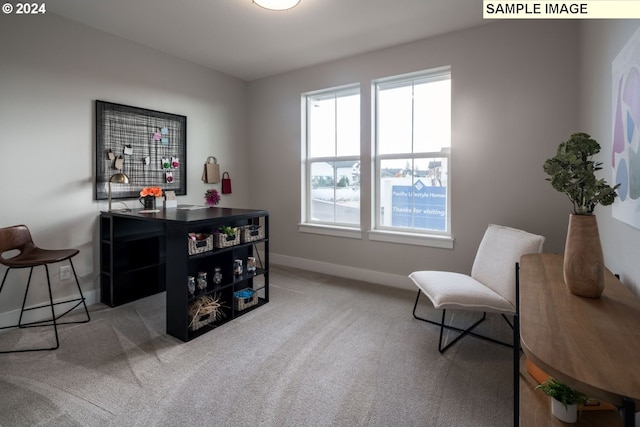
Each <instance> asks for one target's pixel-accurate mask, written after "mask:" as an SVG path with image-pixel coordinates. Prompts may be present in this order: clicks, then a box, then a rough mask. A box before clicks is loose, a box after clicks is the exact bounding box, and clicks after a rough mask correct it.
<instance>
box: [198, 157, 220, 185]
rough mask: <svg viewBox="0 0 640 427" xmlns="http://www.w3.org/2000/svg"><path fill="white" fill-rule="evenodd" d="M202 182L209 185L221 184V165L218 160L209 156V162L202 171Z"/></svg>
mask: <svg viewBox="0 0 640 427" xmlns="http://www.w3.org/2000/svg"><path fill="white" fill-rule="evenodd" d="M202 180H203V181H204V182H206V183H207V184H217V183H218V182H220V165H219V164H218V160H217V159H216V158H215V157H213V156H209V157H208V158H207V162H206V163H205V164H204V170H203V171H202Z"/></svg>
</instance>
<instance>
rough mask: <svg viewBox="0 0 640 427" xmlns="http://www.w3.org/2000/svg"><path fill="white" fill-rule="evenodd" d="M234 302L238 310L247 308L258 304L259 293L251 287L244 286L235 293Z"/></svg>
mask: <svg viewBox="0 0 640 427" xmlns="http://www.w3.org/2000/svg"><path fill="white" fill-rule="evenodd" d="M233 304H234V306H235V309H236V310H237V311H242V310H246V309H247V308H249V307H253V306H254V305H256V304H258V293H257V292H256V291H255V290H253V289H251V288H244V289H241V290H239V291H236V292H234V293H233Z"/></svg>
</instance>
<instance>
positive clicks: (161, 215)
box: [101, 207, 269, 224]
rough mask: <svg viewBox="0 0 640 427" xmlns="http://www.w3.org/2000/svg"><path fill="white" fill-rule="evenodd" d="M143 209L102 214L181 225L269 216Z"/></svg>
mask: <svg viewBox="0 0 640 427" xmlns="http://www.w3.org/2000/svg"><path fill="white" fill-rule="evenodd" d="M141 212H142V209H133V210H127V211H111V212H101V215H103V216H114V217H122V218H131V219H140V220H151V221H170V222H179V223H189V224H191V223H197V222H200V221H211V220H217V219H220V220H225V219H233V218H235V219H243V218H254V217H257V216H267V215H269V211H266V210H254V209H237V208H215V207H214V208H203V209H191V210H190V209H176V208H170V209H159V212H155V213H141Z"/></svg>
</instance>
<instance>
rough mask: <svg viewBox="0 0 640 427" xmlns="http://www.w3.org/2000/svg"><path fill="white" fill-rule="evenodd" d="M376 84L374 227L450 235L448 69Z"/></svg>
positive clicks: (449, 87) (449, 95)
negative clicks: (375, 213) (375, 201)
mask: <svg viewBox="0 0 640 427" xmlns="http://www.w3.org/2000/svg"><path fill="white" fill-rule="evenodd" d="M374 85H375V89H376V90H375V97H376V99H375V101H376V102H375V105H376V111H375V115H374V117H375V126H376V155H375V161H376V169H375V170H376V177H377V179H376V182H374V186H375V189H376V198H377V203H376V212H377V215H376V224H375V228H376V229H380V230H385V229H387V230H394V231H408V232H418V233H421V232H428V233H435V234H448V233H449V229H450V227H449V218H450V209H449V202H448V200H449V192H448V189H449V157H450V147H451V74H450V70H449V69H448V68H447V69H439V70H432V71H428V72H424V73H419V74H412V75H409V76H400V77H393V78H387V79H381V80H379V81H376V82H374Z"/></svg>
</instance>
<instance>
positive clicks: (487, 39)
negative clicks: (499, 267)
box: [249, 21, 579, 286]
mask: <svg viewBox="0 0 640 427" xmlns="http://www.w3.org/2000/svg"><path fill="white" fill-rule="evenodd" d="M578 51H579V49H578V24H577V22H571V21H569V22H567V21H563V22H552V21H548V22H542V21H518V22H499V23H493V24H489V25H484V26H480V27H477V28H473V29H469V30H465V31H460V32H455V33H451V34H447V35H444V36H441V37H436V38H430V39H426V40H422V41H419V42H414V43H410V44H405V45H401V46H397V47H393V48H389V49H385V50H380V51H376V52H372V53H369V54H365V55H360V56H356V57H351V58H347V59H344V60H340V61H336V62H332V63H328V64H324V65H320V66H315V67H310V68H306V69H302V70H299V71H295V72H290V73H286V74H282V75H278V76H275V77H271V78H265V79H262V80H258V81H255V82H252V83H250V86H249V100H250V102H249V109H250V118H251V128H250V135H249V139H250V144H251V145H250V146H251V150H252V153H253V155H252V156H251V160H252V163H251V166H252V167H251V173H252V175H251V176H252V179H251V183H252V184H251V185H252V187H251V190H252V192H251V194H252V200H251V201H252V204H253V206H254V207H262V208H267V209H269V210H271V213H272V217H271V247H270V248H271V251H272V253H273V260H275V261H277V262H283V263H287V264H291V265H294V266H295V265H297V266H301V267H304V268H308V269H316V270H322V271H327V272H329V273H334V274H339V275H348V276H352V277H356V278H361V279H366V280H371V281H374V282H380V283H387V284H393V285H396V286H409V285H408V280H407V279H406V275H407V274H408V273H410V272H411V271H413V270H417V269H447V270H453V271H460V272H469V271H470V268H471V263H472V261H473V257H474V255H475V252H476V249H477V246H478V244H479V242H480V239H481V238H482V234H483V233H484V230H485V229H486V226H487V224H489V223H497V224H503V225H508V226H513V227H518V228H523V229H525V230H528V231H531V232H534V233H539V234H542V235H545V236H546V237H547V243H546V247H545V249H546V250H547V251H549V252H560V251H562V250H563V248H564V239H565V237H566V224H567V219H568V215H569V212H570V209H571V206H570V204H569V203H568V202H567V201H566V198H565V197H564V196H563V195H562V194H560V193H558V192H556V191H555V190H553V189H552V188H551V186H550V185H549V183H548V182H547V181H545V175H544V173H543V171H542V164H543V163H544V160H545V159H547V158H549V157H551V156H553V155H554V154H555V150H556V147H557V145H558V143H559V142H561V141H563V140H565V139H566V138H567V137H568V136H569V135H570V134H571V133H573V132H575V131H577V124H578V111H577V110H578V86H579V85H578V79H577V76H578V70H577V67H576V64H577V63H578V62H579V61H578ZM444 65H451V69H452V91H453V100H452V105H453V115H452V117H453V123H452V128H453V129H452V130H453V134H452V156H453V157H452V165H451V173H452V177H453V178H452V188H451V192H452V231H453V236H454V237H455V245H454V249H453V250H449V249H436V248H425V247H420V246H408V245H399V244H393V243H383V242H376V241H370V240H368V238H367V235H366V233H364V236H363V239H361V240H356V239H347V238H340V237H327V236H318V235H313V234H305V233H300V232H299V231H298V223H299V221H300V171H301V144H300V139H301V137H300V95H301V93H303V92H307V91H311V90H316V89H322V88H328V87H333V86H339V85H344V84H350V83H358V82H359V83H360V84H361V93H362V108H363V111H364V113H363V114H362V145H361V148H362V157H363V159H368V158H370V154H371V143H370V141H371V133H370V131H369V129H370V128H371V123H370V115H369V114H367V113H366V112H367V111H371V105H370V84H371V80H373V79H376V78H379V77H384V76H392V75H397V74H402V73H408V72H413V71H419V70H425V69H429V68H434V67H440V66H444ZM370 173H371V167H370V165H369V164H368V162H366V161H364V162H363V164H362V176H363V177H364V176H367V175H368V174H370ZM370 193H371V187H370V185H369V184H368V183H367V182H363V186H362V193H361V198H362V220H361V221H362V228H363V230H365V231H366V230H368V229H370V225H371V219H370V214H369V211H370V206H371V203H372V202H371V197H370V196H369V195H370Z"/></svg>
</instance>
